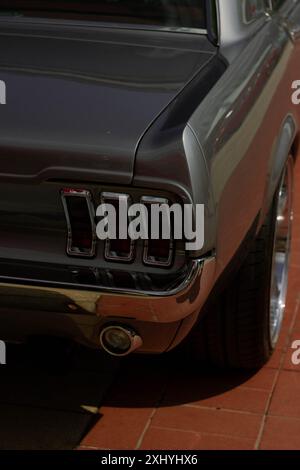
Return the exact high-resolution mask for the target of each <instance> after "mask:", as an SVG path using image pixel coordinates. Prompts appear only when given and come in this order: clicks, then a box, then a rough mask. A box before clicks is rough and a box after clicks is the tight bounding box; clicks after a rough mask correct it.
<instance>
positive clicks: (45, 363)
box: [0, 338, 119, 449]
mask: <svg viewBox="0 0 300 470" xmlns="http://www.w3.org/2000/svg"><path fill="white" fill-rule="evenodd" d="M118 362H119V361H117V360H115V359H113V358H110V357H108V356H107V355H105V354H103V353H101V352H99V351H93V350H88V349H86V348H83V347H80V346H76V345H74V344H71V343H68V342H65V341H58V340H55V339H48V338H47V339H45V338H43V339H40V340H39V341H35V342H34V343H31V344H29V345H28V344H27V345H22V346H21V345H19V346H16V345H8V346H7V360H6V363H7V364H6V365H0V449H73V448H74V447H76V446H77V445H78V444H79V443H80V440H81V439H82V437H83V436H84V435H85V434H86V432H87V431H88V430H89V429H90V427H91V426H93V424H95V422H96V421H97V420H98V419H99V418H100V417H101V415H100V414H99V406H100V405H101V402H102V400H103V396H104V395H105V392H106V391H107V388H108V387H109V385H110V384H111V382H112V380H113V378H114V375H115V374H116V370H117V368H118Z"/></svg>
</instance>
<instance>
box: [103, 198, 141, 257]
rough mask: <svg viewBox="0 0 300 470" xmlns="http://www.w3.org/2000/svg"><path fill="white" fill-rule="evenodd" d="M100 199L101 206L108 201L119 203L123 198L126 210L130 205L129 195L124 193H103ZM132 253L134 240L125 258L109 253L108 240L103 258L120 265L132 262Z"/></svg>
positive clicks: (109, 245)
mask: <svg viewBox="0 0 300 470" xmlns="http://www.w3.org/2000/svg"><path fill="white" fill-rule="evenodd" d="M100 197H101V204H105V203H109V201H120V198H124V199H125V200H126V204H127V208H128V207H129V206H130V205H131V204H132V199H131V197H130V196H129V194H125V193H114V192H108V191H105V192H102V193H101V195H100ZM128 222H129V221H128ZM127 227H128V226H127ZM134 253H135V242H134V240H130V250H129V252H128V255H126V256H119V255H116V254H114V252H112V251H111V240H110V239H109V238H108V239H107V240H106V241H105V247H104V258H105V259H106V260H107V261H119V262H122V263H124V262H126V263H130V262H132V261H133V260H134Z"/></svg>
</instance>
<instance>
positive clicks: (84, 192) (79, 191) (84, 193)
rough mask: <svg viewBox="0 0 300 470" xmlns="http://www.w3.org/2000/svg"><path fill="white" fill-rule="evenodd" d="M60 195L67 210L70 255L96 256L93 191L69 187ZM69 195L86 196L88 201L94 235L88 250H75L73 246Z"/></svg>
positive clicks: (67, 249) (67, 248)
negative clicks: (68, 203)
mask: <svg viewBox="0 0 300 470" xmlns="http://www.w3.org/2000/svg"><path fill="white" fill-rule="evenodd" d="M60 195H61V200H62V204H63V208H64V212H65V217H66V222H67V230H68V235H67V247H66V251H67V254H68V255H69V256H75V257H84V258H92V257H93V256H95V253H96V241H97V240H96V224H95V208H94V205H93V201H92V195H91V192H90V191H88V190H85V189H73V188H70V189H69V188H67V189H62V190H61V191H60ZM68 197H81V198H84V199H85V201H86V204H87V209H88V213H89V217H90V222H91V235H92V245H91V249H90V250H89V251H87V252H80V253H79V252H78V251H74V249H73V247H72V225H71V220H70V215H69V209H68V205H67V198H68Z"/></svg>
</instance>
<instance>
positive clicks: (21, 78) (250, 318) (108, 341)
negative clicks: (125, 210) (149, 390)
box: [0, 0, 300, 368]
mask: <svg viewBox="0 0 300 470" xmlns="http://www.w3.org/2000/svg"><path fill="white" fill-rule="evenodd" d="M298 80H300V2H299V1H298V0H268V1H266V0H207V1H205V0H88V1H84V2H83V1H82V2H81V1H79V0H77V1H73V0H65V1H60V0H56V1H43V2H37V1H30V0H19V1H17V0H10V1H4V0H1V1H0V81H1V88H0V91H1V100H0V102H1V104H0V122H1V132H0V149H1V167H0V180H1V184H0V192H1V198H0V214H1V217H0V225H1V229H0V276H1V280H0V337H1V340H3V341H24V340H27V339H28V338H30V337H32V336H35V335H50V336H59V337H67V338H71V339H72V340H74V341H76V342H79V343H82V344H85V345H87V346H90V347H93V348H103V349H105V350H106V351H107V352H108V353H109V354H112V355H116V356H125V355H127V354H129V353H131V352H133V351H137V352H144V353H161V352H165V351H169V350H171V349H173V348H175V347H177V346H179V344H180V343H182V344H181V346H180V347H181V348H182V349H184V350H185V354H186V353H187V354H188V357H189V358H191V360H196V361H206V362H210V363H211V364H214V365H218V366H226V367H228V366H229V367H244V368H253V367H258V366H260V365H262V364H263V363H264V362H265V361H266V360H267V359H268V358H269V357H270V355H271V354H272V351H273V350H274V347H275V345H276V342H277V340H278V335H279V331H280V327H281V324H282V319H283V315H284V310H285V300H286V291H287V277H288V262H289V251H290V240H291V220H292V193H293V164H294V161H295V159H296V158H297V154H298V153H299V135H300V134H299V129H300V107H299V106H298V105H297V99H296V98H297V96H296V95H297V94H299V90H298V85H300V82H299V83H298V82H297V81H298ZM293 98H294V99H293ZM121 199H122V200H123V201H125V202H126V204H127V205H128V207H131V205H133V204H138V203H140V202H141V201H143V202H144V203H145V204H146V205H147V206H148V207H151V206H152V205H153V204H160V203H163V204H165V205H167V206H168V205H171V204H177V205H179V206H180V207H181V206H182V207H185V206H187V205H190V206H192V207H193V208H196V207H197V206H198V205H201V206H203V207H204V227H203V230H204V232H203V233H204V238H203V243H202V244H201V247H196V249H193V250H187V249H186V244H185V240H184V239H182V240H180V239H179V240H177V239H176V240H175V238H174V237H173V236H172V233H173V232H172V231H171V232H172V233H171V235H170V237H169V238H168V239H165V238H163V237H161V236H159V237H158V238H157V239H151V238H149V239H142V238H141V239H136V240H134V239H130V238H129V236H128V237H125V238H116V239H113V238H110V237H109V236H108V237H107V238H106V239H101V238H100V237H98V236H97V222H98V215H99V214H98V211H97V208H98V207H99V205H100V204H101V203H103V202H104V203H107V204H111V205H112V206H115V207H116V210H117V202H118V201H120V200H121ZM150 223H151V221H150ZM172 227H173V225H172ZM172 230H173V229H172Z"/></svg>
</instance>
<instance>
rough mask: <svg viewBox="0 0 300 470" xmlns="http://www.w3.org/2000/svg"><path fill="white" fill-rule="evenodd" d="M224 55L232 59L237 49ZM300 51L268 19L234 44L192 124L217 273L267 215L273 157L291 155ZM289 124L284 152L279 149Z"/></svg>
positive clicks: (295, 117)
mask: <svg viewBox="0 0 300 470" xmlns="http://www.w3.org/2000/svg"><path fill="white" fill-rule="evenodd" d="M221 52H222V49H221ZM224 52H225V53H226V54H228V55H229V56H230V52H232V51H230V50H228V49H227V50H226V51H224ZM297 54H299V46H298V52H297V50H296V47H295V44H293V42H292V41H291V40H290V37H289V34H288V32H287V30H286V29H285V28H283V27H281V26H280V25H279V24H278V22H277V20H276V19H272V20H270V19H269V20H268V19H266V20H265V24H264V26H263V27H262V28H261V29H260V31H259V32H258V33H257V34H256V35H255V36H253V38H252V39H251V40H249V39H248V40H247V41H244V42H242V43H241V44H239V45H238V46H235V50H234V51H233V54H232V55H231V59H230V64H229V67H228V69H227V71H226V72H225V73H224V75H223V76H222V77H221V79H220V80H219V81H218V83H217V84H216V85H215V87H214V88H213V89H212V90H211V92H210V93H209V94H208V95H207V97H206V98H205V99H204V101H203V102H202V103H201V104H200V106H199V107H198V109H197V110H196V111H195V113H194V114H193V116H192V117H191V119H190V121H189V125H190V127H191V128H192V129H193V131H194V133H195V135H196V136H197V139H198V141H199V142H200V144H201V147H202V150H203V154H204V157H205V160H206V164H207V168H208V173H209V177H210V181H211V187H212V193H213V198H214V201H215V215H216V219H215V220H216V257H217V271H216V275H217V276H218V275H219V274H220V273H221V272H222V271H223V269H224V267H225V266H226V265H227V264H228V263H229V261H230V260H231V258H232V257H233V255H234V253H235V252H236V251H237V248H238V246H239V245H240V243H241V241H242V240H243V239H244V238H245V236H246V234H247V232H248V230H249V229H250V227H251V224H252V223H253V221H254V220H255V218H256V217H257V215H258V214H261V215H262V212H263V211H264V205H265V200H266V198H267V195H268V194H269V198H270V196H272V195H273V193H274V191H275V188H276V185H277V182H276V178H275V179H274V174H273V175H272V170H273V168H274V163H275V162H274V159H276V155H277V158H279V157H278V156H280V157H281V159H282V154H285V153H286V155H285V157H286V156H287V154H288V149H289V147H290V146H291V145H292V142H293V139H294V138H295V134H296V132H297V129H298V128H299V115H298V110H295V107H294V106H293V104H292V101H291V78H292V76H294V74H295V73H296V71H297V70H296V69H297V68H296V63H295V62H296V55H297ZM298 71H299V67H298ZM296 78H297V77H296ZM294 79H295V78H294ZM287 126H289V128H288V132H287V134H285V139H286V152H285V151H284V152H282V151H281V152H279V151H278V148H279V146H280V142H281V140H280V139H281V136H282V134H281V133H282V130H286V129H287ZM287 136H288V138H287ZM283 163H284V161H283V159H282V161H281V164H280V165H279V168H278V171H277V175H276V176H277V177H278V175H279V174H280V172H281V169H282V165H283ZM270 185H271V186H270ZM261 218H262V217H261Z"/></svg>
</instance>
